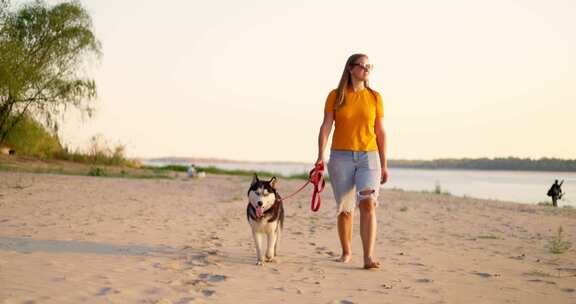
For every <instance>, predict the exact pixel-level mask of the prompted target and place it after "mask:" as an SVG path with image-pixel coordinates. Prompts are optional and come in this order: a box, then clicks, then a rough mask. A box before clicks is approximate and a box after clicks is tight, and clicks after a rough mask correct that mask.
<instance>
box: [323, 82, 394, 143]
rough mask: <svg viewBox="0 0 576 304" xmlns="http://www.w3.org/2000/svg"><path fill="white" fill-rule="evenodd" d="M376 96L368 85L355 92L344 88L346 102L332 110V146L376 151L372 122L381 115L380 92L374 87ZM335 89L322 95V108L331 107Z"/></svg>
mask: <svg viewBox="0 0 576 304" xmlns="http://www.w3.org/2000/svg"><path fill="white" fill-rule="evenodd" d="M374 93H376V97H375V96H374V94H372V92H371V91H370V89H368V88H364V89H362V90H360V91H358V92H354V91H353V90H346V102H345V103H344V106H343V107H341V108H340V109H338V111H336V113H335V116H334V122H335V128H334V135H333V136H332V146H331V147H330V148H331V149H333V150H351V151H377V150H378V143H377V142H376V133H375V132H374V123H375V120H376V118H377V117H383V116H384V107H383V104H382V96H380V94H379V93H378V92H376V91H374ZM335 101H336V89H334V90H332V91H331V92H330V94H328V97H327V98H326V104H325V105H324V112H332V111H334V103H335Z"/></svg>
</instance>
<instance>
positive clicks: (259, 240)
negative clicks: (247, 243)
mask: <svg viewBox="0 0 576 304" xmlns="http://www.w3.org/2000/svg"><path fill="white" fill-rule="evenodd" d="M252 235H253V236H254V243H255V244H256V258H257V261H256V265H262V263H263V260H262V253H263V251H264V250H263V245H264V244H263V243H264V235H263V234H262V233H256V232H255V231H254V230H253V231H252Z"/></svg>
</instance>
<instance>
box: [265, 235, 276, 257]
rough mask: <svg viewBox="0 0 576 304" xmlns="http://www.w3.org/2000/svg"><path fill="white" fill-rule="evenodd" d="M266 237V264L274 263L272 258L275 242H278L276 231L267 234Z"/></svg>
mask: <svg viewBox="0 0 576 304" xmlns="http://www.w3.org/2000/svg"><path fill="white" fill-rule="evenodd" d="M267 236H268V247H267V248H266V262H274V256H275V253H276V241H277V240H278V230H277V229H274V230H273V231H272V232H270V233H268V234H267Z"/></svg>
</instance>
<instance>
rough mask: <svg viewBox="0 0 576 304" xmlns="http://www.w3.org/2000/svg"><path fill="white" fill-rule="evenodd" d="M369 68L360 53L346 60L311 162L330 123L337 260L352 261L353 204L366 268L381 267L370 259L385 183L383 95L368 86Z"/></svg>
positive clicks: (320, 153)
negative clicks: (380, 196) (376, 211)
mask: <svg viewBox="0 0 576 304" xmlns="http://www.w3.org/2000/svg"><path fill="white" fill-rule="evenodd" d="M371 70H372V65H371V64H370V63H369V60H368V56H366V55H364V54H354V55H352V56H350V58H348V61H346V66H345V67H344V72H343V73H342V77H341V79H340V83H339V85H338V88H337V89H334V90H332V91H331V92H330V94H328V98H326V104H325V106H324V120H323V122H322V126H321V127H320V132H319V134H318V159H317V160H316V164H318V163H321V162H323V161H324V150H325V147H326V142H327V141H328V136H329V135H330V131H331V130H332V124H333V123H335V129H334V135H333V138H332V145H331V147H330V161H329V162H328V173H329V175H330V182H331V184H332V190H333V191H334V197H335V199H336V204H337V206H338V236H339V237H340V243H341V245H342V256H341V257H340V259H339V261H341V262H344V263H347V262H349V261H350V259H351V257H352V248H351V245H352V219H353V215H354V214H353V212H354V209H355V206H358V207H359V209H360V237H361V239H362V246H363V247H364V268H365V269H374V268H379V267H380V262H378V261H376V260H375V259H374V257H373V252H374V243H375V241H376V225H377V224H376V213H375V210H374V209H375V208H376V207H377V206H378V200H377V198H378V193H379V191H378V190H379V188H380V184H383V183H385V182H386V181H387V179H388V166H387V161H386V134H385V132H384V127H383V121H382V120H383V115H384V110H383V105H382V97H381V96H380V94H379V93H378V92H376V91H375V90H373V89H371V88H370V87H369V86H368V76H369V75H370V71H371Z"/></svg>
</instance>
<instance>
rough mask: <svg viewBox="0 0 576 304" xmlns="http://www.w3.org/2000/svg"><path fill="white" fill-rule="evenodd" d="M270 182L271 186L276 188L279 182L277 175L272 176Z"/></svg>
mask: <svg viewBox="0 0 576 304" xmlns="http://www.w3.org/2000/svg"><path fill="white" fill-rule="evenodd" d="M269 183H270V187H272V188H274V189H276V183H278V179H277V178H276V176H272V178H271V179H270V181H269Z"/></svg>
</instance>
